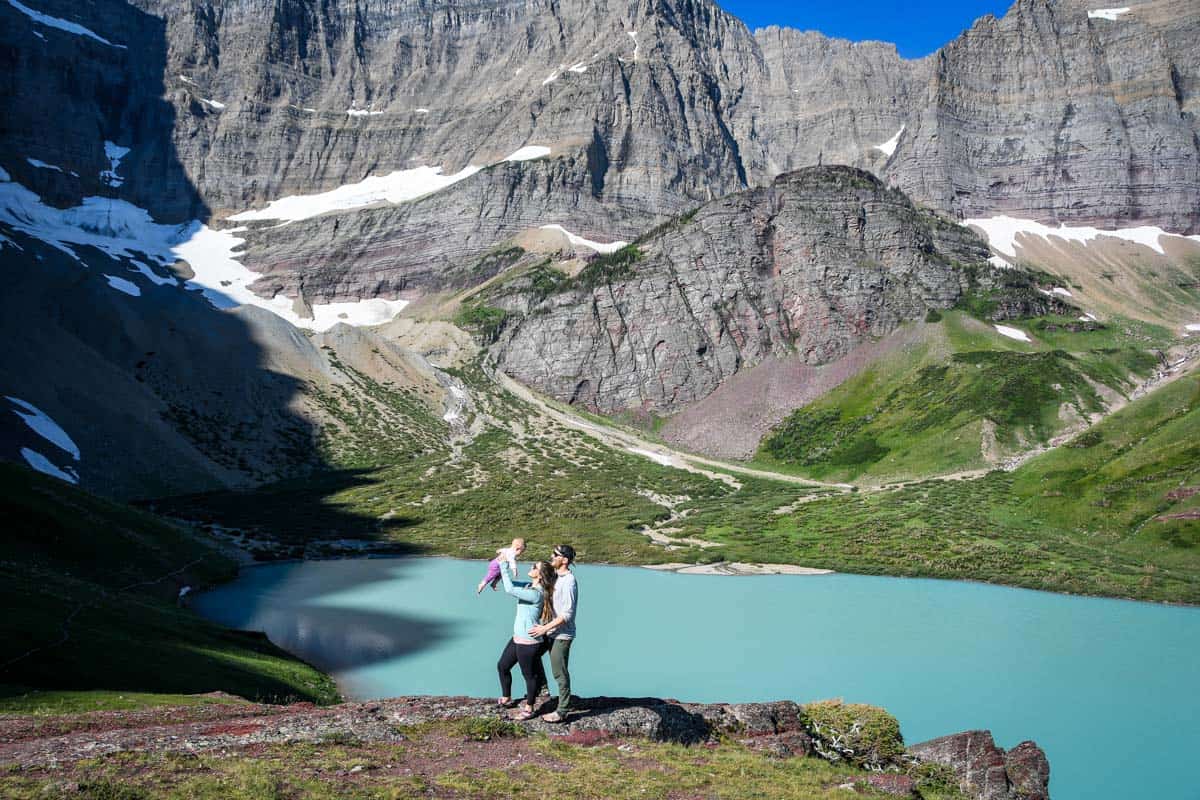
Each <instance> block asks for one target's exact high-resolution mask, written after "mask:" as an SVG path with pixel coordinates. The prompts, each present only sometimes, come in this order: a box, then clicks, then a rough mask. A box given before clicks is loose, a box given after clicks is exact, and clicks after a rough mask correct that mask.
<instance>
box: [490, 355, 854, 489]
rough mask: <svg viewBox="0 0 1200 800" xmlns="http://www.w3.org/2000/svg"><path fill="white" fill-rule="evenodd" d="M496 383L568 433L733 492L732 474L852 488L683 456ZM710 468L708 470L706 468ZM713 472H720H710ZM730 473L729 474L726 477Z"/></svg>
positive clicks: (502, 379)
mask: <svg viewBox="0 0 1200 800" xmlns="http://www.w3.org/2000/svg"><path fill="white" fill-rule="evenodd" d="M493 376H494V378H495V379H496V382H497V383H499V384H500V386H501V387H502V388H503V389H505V390H506V391H508V392H511V393H512V394H514V395H516V396H517V397H519V398H521V399H522V400H524V401H525V402H527V403H530V404H532V405H534V406H536V407H537V408H538V409H539V410H540V411H542V412H543V413H544V414H546V415H547V416H549V417H551V418H553V419H554V420H555V421H556V422H558V423H560V424H561V425H565V426H566V427H568V428H571V429H572V430H577V431H580V432H581V433H585V434H587V435H588V436H591V437H592V438H594V439H597V440H599V441H601V442H603V443H604V444H607V445H608V446H610V447H612V448H614V449H617V450H624V451H625V452H627V453H633V454H634V455H639V456H643V457H644V458H649V459H650V460H652V461H656V462H658V463H659V464H663V465H665V466H669V467H676V468H678V469H684V470H687V471H689V472H695V473H698V474H700V475H704V476H705V477H708V478H710V479H712V480H717V481H721V482H723V483H725V484H727V485H729V486H731V487H733V488H735V489H737V488H741V483H740V482H739V481H737V479H736V478H735V477H734V476H735V475H746V476H748V477H753V478H764V479H766V480H772V481H779V482H781V483H791V484H795V485H797V486H812V487H815V488H821V489H836V490H837V491H839V492H846V491H849V490H850V489H852V488H853V486H851V485H850V484H848V483H824V482H822V481H814V480H810V479H809V478H801V477H799V476H796V475H785V474H783V473H780V472H769V471H767V470H761V469H752V468H750V467H743V466H741V465H739V464H731V463H729V462H727V461H720V460H718V459H715V458H705V457H704V456H697V455H693V454H691V453H683V452H680V451H678V450H675V449H673V448H670V447H667V446H666V445H663V444H659V443H657V442H651V441H649V440H647V439H643V438H641V437H640V436H637V435H636V434H634V433H630V432H629V431H625V430H621V429H620V428H612V427H607V426H604V425H599V424H596V423H594V422H589V421H588V420H585V419H583V418H581V417H577V416H575V415H574V414H571V413H569V412H566V411H563V410H561V409H559V408H556V407H555V405H554V404H552V403H550V402H548V401H547V400H546V399H545V398H543V397H541V396H540V395H538V394H536V393H535V392H533V391H532V390H531V389H529V387H527V386H523V385H521V384H520V383H518V382H517V381H515V380H513V379H512V378H510V377H509V376H508V375H505V374H504V373H503V372H500V371H499V370H497V371H495V372H494V373H493ZM706 468H711V469H706ZM713 470H721V471H720V472H714V471H713ZM730 473H733V474H730Z"/></svg>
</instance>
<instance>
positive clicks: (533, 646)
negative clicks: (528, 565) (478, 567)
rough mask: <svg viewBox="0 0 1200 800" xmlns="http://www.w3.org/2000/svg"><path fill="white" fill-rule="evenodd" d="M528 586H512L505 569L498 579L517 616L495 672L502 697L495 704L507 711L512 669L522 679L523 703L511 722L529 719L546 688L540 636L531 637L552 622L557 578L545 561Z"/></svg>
mask: <svg viewBox="0 0 1200 800" xmlns="http://www.w3.org/2000/svg"><path fill="white" fill-rule="evenodd" d="M529 577H530V578H531V579H532V582H530V583H523V582H522V583H514V582H513V579H512V576H511V574H510V572H509V570H508V569H505V568H503V567H501V569H500V579H501V580H502V581H503V582H504V591H505V592H507V593H509V594H511V595H512V596H513V597H515V598H517V616H516V619H514V620H513V635H512V638H511V639H509V640H508V644H506V645H505V646H504V652H503V653H501V654H500V660H499V661H498V662H496V670H497V671H498V672H499V673H500V691H501V693H502V694H501V697H500V699H499V700H497V701H496V702H498V703H499V704H500V705H502V706H505V707H507V706H508V705H510V704H511V703H512V696H511V695H512V668H513V665H514V664H520V665H521V675H523V676H524V677H525V702H524V703H523V704H521V707H520V708H519V709H518V710H517V713H516V715H514V717H513V718H514V719H519V720H520V719H531V718H532V717H533V707H534V703H536V702H537V696H538V692H540V691H541V689H542V687H543V686H545V685H546V671H545V670H544V669H543V668H542V640H543V638H545V637H542V636H530V635H529V629H530V628H532V627H533V626H534V625H539V624H545V623H546V622H549V621H550V620H551V619H553V618H554V606H553V605H552V604H551V598H552V597H553V596H554V582H555V581H556V580H558V575H557V574H556V573H555V572H554V567H552V566H550V562H548V561H539V562H537V563H536V564H534V565H533V568H532V569H531V570H529Z"/></svg>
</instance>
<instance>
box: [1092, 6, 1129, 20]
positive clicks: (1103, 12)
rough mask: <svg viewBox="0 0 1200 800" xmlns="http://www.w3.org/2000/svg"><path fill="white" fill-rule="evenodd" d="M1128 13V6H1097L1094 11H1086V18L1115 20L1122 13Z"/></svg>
mask: <svg viewBox="0 0 1200 800" xmlns="http://www.w3.org/2000/svg"><path fill="white" fill-rule="evenodd" d="M1128 13H1129V6H1125V7H1124V8H1097V9H1096V10H1095V11H1089V12H1088V19H1106V20H1108V21H1109V22H1116V21H1117V18H1118V17H1120V16H1121V15H1122V14H1128Z"/></svg>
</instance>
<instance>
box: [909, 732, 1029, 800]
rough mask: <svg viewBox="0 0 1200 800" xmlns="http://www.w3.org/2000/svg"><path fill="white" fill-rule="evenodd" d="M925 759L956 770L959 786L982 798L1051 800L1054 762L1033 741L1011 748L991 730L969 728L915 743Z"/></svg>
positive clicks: (912, 748)
mask: <svg viewBox="0 0 1200 800" xmlns="http://www.w3.org/2000/svg"><path fill="white" fill-rule="evenodd" d="M908 750H909V752H910V753H912V754H913V755H914V756H916V757H917V758H919V759H921V760H922V761H925V762H930V763H934V764H942V765H944V766H947V767H950V768H952V769H953V770H954V772H955V774H956V775H957V776H958V780H959V788H960V789H962V791H963V792H965V793H966V794H967V795H968V796H970V797H977V798H979V799H980V800H1047V799H1048V798H1049V796H1050V791H1049V788H1048V787H1049V784H1050V762H1048V761H1047V760H1046V754H1045V753H1044V752H1043V751H1042V749H1041V748H1040V747H1038V746H1037V745H1036V744H1035V743H1033V742H1021V743H1020V744H1018V745H1017V746H1016V747H1014V748H1013V749H1011V750H1009V751H1007V752H1006V751H1004V750H1003V749H1001V748H999V747H997V746H996V742H995V741H994V740H993V739H992V734H991V731H965V732H963V733H955V734H951V735H950V736H941V737H938V738H937V739H930V740H929V741H928V742H921V743H920V744H915V745H912V746H910V747H909V748H908Z"/></svg>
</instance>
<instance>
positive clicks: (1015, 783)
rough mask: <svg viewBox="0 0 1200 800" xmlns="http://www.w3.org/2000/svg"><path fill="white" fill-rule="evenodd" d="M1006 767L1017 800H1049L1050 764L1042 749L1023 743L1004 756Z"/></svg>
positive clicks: (1030, 743) (1029, 743)
mask: <svg viewBox="0 0 1200 800" xmlns="http://www.w3.org/2000/svg"><path fill="white" fill-rule="evenodd" d="M1004 765H1005V767H1006V768H1007V769H1008V782H1009V783H1011V784H1012V791H1013V797H1014V798H1016V800H1049V798H1050V788H1049V787H1050V762H1049V761H1047V760H1046V754H1045V753H1043V752H1042V748H1040V747H1038V746H1037V745H1036V744H1034V743H1033V742H1021V743H1020V744H1019V745H1017V746H1016V747H1014V748H1013V749H1012V750H1009V751H1008V752H1007V753H1005V754H1004Z"/></svg>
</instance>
